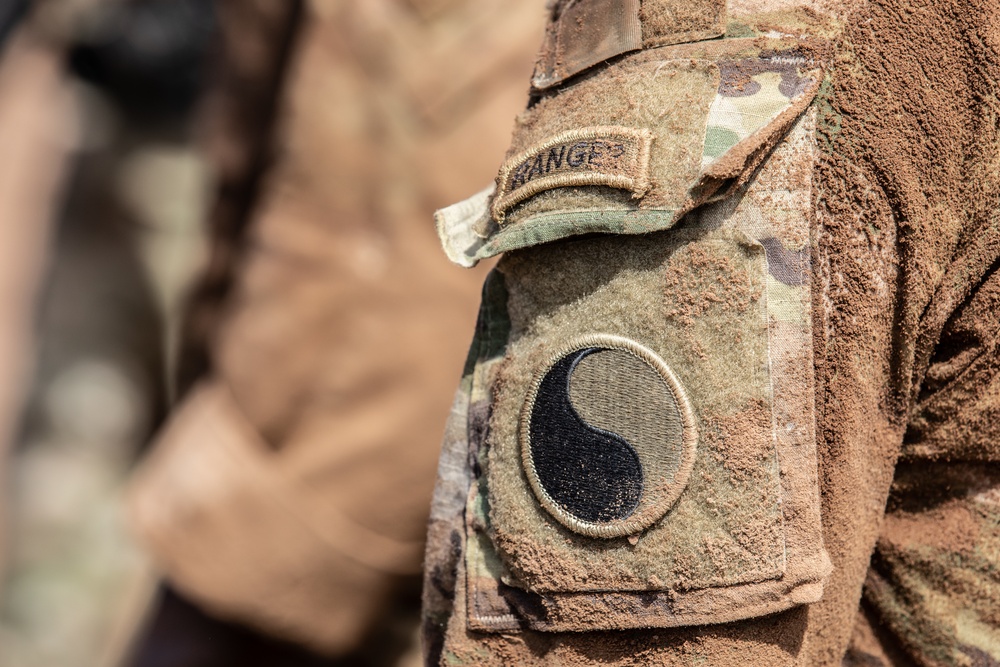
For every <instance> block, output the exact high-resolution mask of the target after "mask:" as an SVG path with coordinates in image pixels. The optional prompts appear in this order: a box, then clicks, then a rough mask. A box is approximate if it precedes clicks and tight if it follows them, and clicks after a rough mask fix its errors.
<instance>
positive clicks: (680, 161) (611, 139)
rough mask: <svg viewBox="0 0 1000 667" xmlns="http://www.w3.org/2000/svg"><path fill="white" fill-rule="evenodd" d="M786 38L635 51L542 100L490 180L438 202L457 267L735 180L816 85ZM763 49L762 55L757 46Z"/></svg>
mask: <svg viewBox="0 0 1000 667" xmlns="http://www.w3.org/2000/svg"><path fill="white" fill-rule="evenodd" d="M793 47H794V45H792V46H791V47H790V46H789V44H788V43H787V42H785V41H781V42H776V43H775V44H768V43H767V40H741V39H734V40H723V41H722V42H718V43H705V45H683V46H676V47H665V48H660V49H654V50H650V51H644V52H640V53H636V54H633V55H631V56H628V57H626V58H625V59H623V60H622V61H621V62H619V63H617V64H615V65H614V66H613V67H611V68H608V69H605V70H603V71H601V72H599V73H596V74H595V75H593V76H590V77H587V78H585V79H583V80H581V81H579V82H577V83H575V84H573V85H571V86H567V87H565V88H562V89H560V90H559V91H557V92H555V93H553V94H550V95H548V96H545V97H543V98H542V99H541V100H540V101H538V103H537V104H535V105H534V106H533V107H531V108H530V109H528V110H527V111H525V112H524V113H523V114H522V116H521V118H519V120H518V124H517V128H516V129H515V132H514V138H513V142H512V145H511V148H510V151H509V153H508V157H507V160H506V161H505V162H504V164H503V166H502V167H501V170H500V174H499V175H498V177H497V181H496V183H495V184H494V185H493V186H491V187H489V188H487V189H485V190H483V191H482V192H480V193H478V194H477V195H475V196H473V197H472V198H470V199H469V200H466V201H464V202H460V203H459V204H455V205H454V206H450V207H448V208H445V209H442V210H440V211H438V212H437V214H436V216H435V219H436V224H437V229H438V234H439V236H440V238H441V242H442V244H443V246H444V249H445V252H446V253H447V255H448V257H449V258H450V259H451V260H452V261H454V262H455V263H457V264H460V265H462V266H473V265H475V264H476V263H477V262H478V261H479V260H481V259H484V258H487V257H492V256H495V255H498V254H500V253H503V252H506V251H509V250H516V249H519V248H525V247H529V246H534V245H538V244H541V243H547V242H551V241H555V240H558V239H562V238H566V237H569V236H573V235H578V234H586V233H593V232H604V233H613V234H642V233H647V232H652V231H657V230H661V229H667V228H670V227H672V226H674V225H675V224H676V223H677V221H678V220H679V219H680V218H681V217H682V216H683V215H684V214H685V213H687V212H688V211H691V210H693V209H695V208H696V207H698V206H700V205H702V204H704V203H706V202H709V201H713V200H717V199H720V198H723V197H725V196H726V195H727V194H728V193H730V192H733V191H734V190H735V189H738V187H739V186H741V185H743V184H744V183H745V182H746V180H747V178H749V176H750V175H751V174H752V173H753V171H754V169H755V168H756V167H757V166H759V164H760V162H761V161H762V160H763V159H764V157H766V155H767V154H768V153H769V152H770V151H771V150H772V149H773V148H774V146H775V145H776V144H777V142H778V141H780V140H781V138H782V137H783V136H784V135H785V133H786V132H787V130H788V128H789V127H791V125H792V124H793V123H794V122H795V121H796V120H797V119H798V117H799V116H800V115H801V114H802V112H803V111H804V110H805V109H806V108H807V107H808V105H809V103H810V102H811V101H812V99H813V97H814V96H815V93H816V91H817V90H818V87H819V83H820V75H821V72H820V69H819V68H818V67H817V66H816V65H815V64H814V63H811V62H809V61H808V60H806V59H805V58H803V57H801V56H800V55H797V54H798V52H797V51H795V50H794V48H793ZM762 54H767V55H762Z"/></svg>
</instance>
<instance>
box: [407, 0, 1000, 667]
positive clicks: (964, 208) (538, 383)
mask: <svg viewBox="0 0 1000 667" xmlns="http://www.w3.org/2000/svg"><path fill="white" fill-rule="evenodd" d="M807 4H808V6H806V5H807ZM682 5H683V6H682ZM551 12H552V13H551V17H550V22H549V30H548V33H547V38H546V41H545V44H544V46H543V49H542V53H541V56H540V58H539V65H538V68H537V69H536V74H535V78H534V80H533V86H534V88H533V99H532V103H531V104H530V105H529V108H528V109H527V110H526V111H525V112H524V113H522V114H521V115H520V116H519V117H518V120H517V123H516V125H515V131H514V137H513V141H512V146H511V149H510V150H509V152H508V156H507V159H506V161H505V162H504V163H503V165H502V166H501V168H500V170H499V174H498V177H497V180H496V184H495V187H494V188H491V189H487V190H484V191H483V192H481V193H480V194H479V195H476V196H475V197H474V198H472V199H470V200H468V201H467V202H465V203H463V204H461V205H456V206H455V207H451V208H449V209H445V210H443V211H441V212H440V213H439V215H438V219H437V221H438V227H439V232H440V235H441V237H442V241H443V244H444V247H445V250H446V252H447V254H448V255H449V257H450V258H452V259H453V261H455V262H457V263H459V264H463V265H466V266H469V265H473V264H475V263H476V262H477V261H479V260H481V259H484V258H486V257H492V256H494V255H498V254H503V258H502V259H501V260H500V263H499V264H498V266H497V269H496V274H495V280H501V279H502V284H503V288H504V289H503V292H502V298H501V299H499V300H496V301H495V302H494V306H493V307H492V308H491V309H490V311H489V312H490V313H491V314H490V315H489V316H488V317H487V319H488V320H489V321H493V322H504V323H505V324H504V327H505V330H507V331H508V334H507V340H506V342H505V344H504V346H503V349H502V350H500V351H498V352H497V354H496V355H494V356H490V358H489V359H481V361H480V362H477V364H476V367H477V368H479V369H480V370H481V371H482V373H480V375H479V376H478V377H479V378H480V380H479V381H480V382H481V383H482V384H481V386H483V387H485V391H484V393H483V397H484V398H483V400H482V401H479V402H478V405H479V407H478V408H477V409H476V410H474V411H473V410H467V411H466V421H465V425H466V427H467V428H465V430H464V431H463V432H462V435H461V438H462V440H463V443H464V444H463V447H462V448H459V449H461V451H462V452H464V457H465V458H464V461H465V468H464V470H465V472H466V477H464V478H463V479H464V480H465V481H464V488H465V495H464V497H463V496H462V494H454V498H456V499H458V500H456V501H455V502H454V503H453V504H452V505H450V511H449V517H450V518H449V522H450V523H449V524H448V525H449V526H450V529H449V531H448V532H447V537H448V540H447V541H445V540H444V535H445V533H444V532H440V533H435V532H434V529H433V528H432V533H431V544H430V545H429V550H428V556H427V572H428V577H432V576H434V577H438V580H437V581H436V582H435V581H432V580H431V579H428V588H427V590H428V591H430V590H431V587H432V586H436V587H435V588H434V592H433V593H430V592H428V593H426V595H427V597H426V598H425V614H426V618H425V620H426V622H425V631H426V633H427V641H426V643H425V649H426V650H427V657H428V662H429V664H434V665H437V664H445V665H461V664H477V665H484V664H485V665H489V664H560V665H585V664H594V663H599V664H604V665H637V664H664V665H692V664H711V665H723V666H729V665H747V664H749V665H809V666H814V665H830V666H834V665H879V664H884V665H909V664H927V665H954V664H960V665H992V664H997V661H998V660H1000V650H998V644H997V640H998V633H997V630H996V628H997V627H998V625H1000V624H998V619H997V617H996V612H995V609H996V608H997V605H996V594H995V592H994V589H995V585H994V583H993V579H995V574H996V556H995V555H994V554H995V553H996V552H997V549H996V546H997V545H996V544H995V540H996V536H997V534H998V531H997V526H996V514H995V511H994V510H993V509H992V508H993V507H994V506H995V503H996V492H995V491H994V489H995V486H994V481H993V480H995V479H996V478H995V476H993V470H992V467H993V465H994V464H995V460H996V459H995V452H996V449H995V445H994V444H993V443H994V442H995V437H994V430H995V426H994V425H993V413H992V411H993V409H994V408H993V407H992V406H993V402H992V401H993V399H992V398H991V397H992V395H993V379H992V378H993V375H992V371H993V369H994V368H995V365H996V362H995V361H994V359H995V356H994V354H993V352H992V345H993V340H994V337H995V331H996V322H995V316H994V315H993V313H992V311H995V297H994V296H993V294H994V289H995V288H994V287H993V286H992V284H993V283H992V281H993V278H992V273H993V268H992V267H993V266H994V264H995V262H996V261H997V257H998V256H1000V250H998V248H1000V246H998V241H1000V234H998V231H997V225H996V213H995V202H996V200H997V198H998V196H1000V179H998V178H997V173H996V171H997V169H996V166H995V159H994V156H995V154H996V151H997V148H998V146H1000V137H998V131H997V128H996V126H995V123H993V122H992V120H988V119H993V118H995V117H997V114H998V104H997V103H996V101H995V100H994V96H993V95H992V93H991V92H988V91H991V90H992V89H993V88H994V87H995V82H996V80H997V77H998V71H997V68H996V66H995V63H996V62H998V61H1000V58H997V54H996V49H995V47H994V45H992V44H985V43H983V42H981V41H979V40H978V38H972V37H970V35H972V34H973V33H972V32H970V31H974V30H975V28H974V27H973V26H977V25H985V24H992V23H991V22H993V21H995V20H996V16H997V15H998V11H997V7H996V6H995V3H991V2H983V3H975V6H970V5H966V4H961V3H949V2H943V3H938V4H936V5H935V6H934V8H933V9H930V10H928V13H926V14H921V13H914V12H912V11H910V8H909V6H908V5H907V3H906V2H903V1H902V0H877V1H874V2H866V3H861V2H856V3H852V2H826V3H820V4H816V3H796V2H783V1H777V0H775V1H768V0H764V1H762V2H744V1H742V0H740V1H735V0H731V1H730V2H714V1H711V0H704V1H700V2H690V3H671V2H668V1H666V0H663V1H660V0H648V1H646V2H642V3H638V2H627V1H622V2H611V1H607V2H605V1H602V0H587V1H584V0H576V2H572V1H568V2H565V1H564V2H556V3H552V6H551ZM598 17H599V18H600V19H601V20H598ZM915 35H923V36H926V37H927V39H915ZM953 53H962V54H963V57H960V58H951V57H950V56H947V55H946V54H953ZM481 328H482V327H481ZM474 375H475V373H474ZM473 424H476V426H475V427H473V426H472V425H473ZM449 451H452V450H449ZM454 451H459V450H458V449H456V450H454ZM451 460H452V461H453V462H454V463H456V464H458V463H460V460H461V459H460V458H458V457H454V458H452V459H451ZM442 465H443V462H442ZM452 479H455V478H454V477H452ZM463 501H464V504H463ZM438 525H439V526H440V525H443V524H438ZM873 552H874V554H875V555H874V558H873V556H872V554H873ZM445 554H447V558H444V555H445ZM442 575H444V576H442ZM866 579H867V584H866V583H865V582H866ZM863 588H864V591H865V593H864V601H863V602H862V599H861V598H862V589H863ZM859 608H860V611H862V612H863V613H862V614H860V619H859V618H858V617H859ZM852 632H853V637H852Z"/></svg>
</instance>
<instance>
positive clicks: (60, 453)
mask: <svg viewBox="0 0 1000 667" xmlns="http://www.w3.org/2000/svg"><path fill="white" fill-rule="evenodd" d="M543 20H544V12H543V7H542V3H540V2H538V1H536V0H518V1H516V2H512V1H510V0H504V1H501V0H373V1H371V2H369V1H368V0H366V1H365V2H363V3H361V2H350V1H348V0H316V1H314V2H299V1H293V0H280V1H275V0H271V1H265V0H218V1H216V2H212V1H211V0H133V1H111V0H103V1H101V0H74V1H70V0H36V2H34V3H32V6H30V7H28V6H27V4H26V3H21V5H20V6H19V7H18V8H17V10H16V11H13V12H6V11H5V10H0V35H2V36H3V37H2V39H3V42H2V49H3V51H2V54H0V148H2V151H0V234H3V235H4V236H3V238H2V239H0V252H3V253H7V255H5V260H4V262H2V267H0V299H2V301H0V308H3V313H4V317H3V318H2V323H3V331H2V332H0V354H2V355H4V361H5V364H4V366H3V368H4V369H5V370H4V378H3V379H2V382H0V403H2V404H0V429H5V430H4V431H3V433H4V434H9V435H8V437H6V438H5V439H4V440H3V442H4V443H9V445H8V444H4V445H3V446H4V448H5V449H4V451H5V452H6V455H5V459H6V460H7V461H8V463H7V464H6V477H5V479H6V484H5V485H4V493H5V495H6V497H7V500H5V501H4V506H5V507H6V508H7V510H8V511H7V516H8V517H9V527H8V530H7V531H6V533H5V537H4V538H3V539H2V540H0V544H2V545H3V546H4V554H5V558H6V563H7V567H6V569H5V578H4V583H3V587H2V589H0V591H2V598H0V647H2V648H0V664H3V665H7V664H10V665H64V664H74V665H100V664H107V665H113V664H128V665H141V666H143V667H147V666H150V665H185V666H197V665H230V664H241V665H254V664H262V665H263V664H267V665H286V664H287V665H311V664H317V665H319V664H333V665H338V664H359V665H382V664H406V663H410V664H418V663H419V651H418V650H417V647H416V645H415V636H416V627H415V626H416V617H417V613H418V608H419V601H418V595H419V590H418V587H419V584H418V578H417V576H416V574H417V573H418V572H419V569H420V565H421V563H420V559H421V556H422V553H423V546H422V541H423V535H424V529H425V522H426V515H427V511H428V505H429V498H430V493H431V488H432V485H433V480H434V477H435V475H434V467H435V465H436V459H437V450H438V446H439V440H440V434H441V432H442V430H443V424H444V419H445V417H446V413H447V409H448V405H449V404H450V399H451V395H450V394H451V391H452V388H453V386H454V381H455V378H456V377H458V375H459V373H460V371H461V364H462V359H461V358H460V357H458V356H456V352H457V351H458V350H461V349H463V348H464V347H465V346H466V344H467V342H468V339H469V337H470V336H471V332H470V331H468V330H467V329H468V327H467V323H468V322H469V321H470V317H471V315H472V313H473V312H474V310H475V309H476V307H477V301H478V289H479V285H480V283H481V279H482V276H481V275H471V274H467V273H466V272H463V271H462V270H461V269H457V268H453V267H451V266H449V265H448V264H447V262H446V260H445V259H444V258H442V257H440V254H439V252H438V250H437V241H436V237H435V233H434V229H433V222H432V219H431V214H432V212H433V210H434V209H435V208H438V207H440V206H443V205H446V204H449V203H451V202H453V201H456V200H459V199H461V198H463V197H465V196H467V195H468V194H470V193H472V192H474V191H476V190H478V189H480V188H481V187H482V186H483V185H485V184H486V183H487V182H489V181H490V179H492V177H493V171H494V168H495V165H496V164H497V163H498V162H499V160H500V159H501V158H502V155H503V152H504V150H505V148H506V145H507V143H508V132H507V128H508V122H509V118H510V117H512V115H513V114H514V113H516V111H517V110H519V109H520V108H522V107H523V104H524V101H525V97H526V94H527V91H526V89H525V88H524V82H525V81H526V80H527V75H528V74H529V73H530V71H531V66H532V63H533V59H534V50H535V45H536V44H537V42H538V38H539V36H540V34H541V30H542V22H543ZM39 291H40V292H41V295H42V296H41V298H40V299H39V300H37V301H36V298H35V297H36V293H38V292H39ZM33 333H34V336H33ZM33 343H34V344H33ZM32 348H35V349H36V350H37V354H33V353H32ZM31 358H36V359H37V364H36V368H35V370H34V373H33V374H34V379H33V380H31V379H30V373H31V371H30V368H29V366H28V365H27V364H26V360H29V359H31ZM175 403H179V405H178V406H177V407H171V406H173V405H174V404H175ZM168 413H169V415H170V416H169V417H168V418H167V421H166V424H165V426H162V427H161V422H163V421H164V418H165V416H166V415H168ZM156 430H159V431H160V433H159V435H158V437H157V438H156V442H155V445H154V446H153V447H152V450H151V451H150V452H148V454H147V453H145V452H144V450H145V449H146V443H147V442H148V441H149V439H150V435H151V434H152V433H153V432H154V431H156ZM140 458H142V459H144V460H143V462H141V464H140V468H139V470H138V472H137V473H136V474H135V475H134V477H133V478H132V479H131V482H130V489H129V495H130V505H131V512H130V514H131V526H132V528H133V530H134V534H135V535H137V536H138V543H137V541H136V540H135V539H134V538H133V537H132V536H131V535H132V534H131V533H130V532H129V530H128V529H127V528H126V521H125V519H124V516H123V515H124V512H123V511H122V505H123V503H122V502H121V497H122V490H123V487H124V486H125V484H126V481H127V480H128V478H129V477H130V476H131V475H132V474H133V473H132V470H131V469H132V466H133V463H134V462H135V461H136V460H137V459H140Z"/></svg>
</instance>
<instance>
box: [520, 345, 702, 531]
mask: <svg viewBox="0 0 1000 667" xmlns="http://www.w3.org/2000/svg"><path fill="white" fill-rule="evenodd" d="M585 347H600V348H605V349H610V350H622V351H624V352H628V353H629V354H631V355H633V356H635V357H636V358H638V359H639V360H640V361H643V362H645V363H647V364H649V365H650V366H652V367H653V369H654V370H655V371H656V372H657V373H658V374H659V375H660V377H662V378H663V380H664V383H665V384H666V386H667V388H668V389H669V390H670V392H671V393H672V394H673V397H674V400H675V401H676V402H677V408H678V410H679V411H680V413H681V419H682V423H683V429H684V430H683V435H682V436H681V463H680V467H679V468H678V470H677V474H676V475H675V476H674V480H673V482H672V483H671V484H670V485H669V486H668V487H667V488H666V489H665V490H664V491H663V492H662V493H660V494H659V498H656V499H654V500H653V501H651V502H648V503H647V502H645V498H643V501H642V502H641V504H640V506H639V508H637V511H636V513H634V514H632V515H631V516H629V517H627V518H625V519H618V520H615V521H608V522H602V523H593V522H589V521H581V520H580V519H578V518H576V517H574V516H573V515H571V514H570V513H569V512H567V511H566V510H564V509H563V508H561V507H560V506H559V505H558V503H556V501H555V500H553V499H552V497H551V496H549V494H548V492H546V491H545V489H544V487H543V486H542V482H541V480H540V479H539V477H538V473H537V471H536V470H535V464H534V461H533V460H532V457H531V428H530V425H531V413H532V410H533V409H534V407H535V399H536V398H537V396H538V388H539V386H540V385H541V383H542V380H543V379H544V378H545V375H546V373H548V371H549V369H550V368H551V367H552V365H553V364H555V363H556V362H557V361H559V360H560V359H562V358H563V357H565V356H566V355H567V354H570V353H572V352H575V351H576V350H580V349H583V348H585ZM518 431H519V433H518V439H519V442H520V446H521V465H522V466H523V467H524V470H525V472H526V473H527V477H528V483H529V484H530V485H531V489H532V491H534V493H535V496H536V497H537V498H538V501H539V502H540V503H541V504H542V507H544V508H545V509H546V510H547V511H548V512H549V513H550V514H551V515H552V516H553V517H555V519H556V520H557V521H559V523H561V524H562V525H564V526H566V527H567V528H569V529H570V530H572V531H574V532H576V533H580V534H581V535H587V536H588V537H603V538H614V537H625V536H628V535H634V534H636V533H638V532H640V531H643V530H645V529H647V528H649V527H650V526H652V525H653V524H654V523H656V522H657V521H659V520H660V519H661V518H662V517H663V516H664V515H665V514H666V513H667V512H668V511H669V510H670V508H671V507H673V506H674V503H676V502H677V499H678V498H679V497H680V495H681V493H682V492H683V491H684V489H685V487H686V486H687V482H688V477H690V475H691V469H692V468H693V467H694V459H695V453H696V450H697V446H698V422H697V418H696V417H695V414H694V409H693V408H692V407H691V403H690V401H689V400H688V397H687V392H685V391H684V387H683V386H682V385H681V383H680V380H678V379H677V376H676V375H674V372H673V371H672V370H670V367H669V366H667V364H666V363H665V362H664V361H663V360H662V359H661V358H660V357H659V355H657V354H656V353H655V352H653V351H652V350H650V349H649V348H647V347H645V346H643V345H640V344H639V343H637V342H635V341H633V340H630V339H628V338H624V337H623V336H615V335H613V334H591V335H587V336H582V337H580V338H575V339H573V340H572V341H571V342H569V343H568V344H566V345H565V346H563V347H561V348H560V349H559V350H558V351H557V352H556V353H555V354H554V355H552V356H551V357H550V358H549V361H548V363H546V364H545V365H544V366H543V367H542V369H541V370H540V371H539V372H538V373H537V374H536V376H535V378H534V380H533V382H532V384H531V389H530V390H529V392H528V400H526V401H525V403H524V407H523V408H522V409H521V418H520V420H519V424H518Z"/></svg>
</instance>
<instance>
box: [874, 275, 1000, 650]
mask: <svg viewBox="0 0 1000 667" xmlns="http://www.w3.org/2000/svg"><path fill="white" fill-rule="evenodd" d="M963 268H964V267H963ZM998 332H1000V275H997V273H996V265H994V266H992V267H990V269H989V271H988V273H987V274H986V276H985V278H984V279H983V280H982V282H981V283H980V284H979V285H977V286H976V288H975V290H974V292H973V294H972V295H971V296H970V297H969V298H968V300H966V301H965V302H964V303H962V304H961V305H960V306H959V307H958V308H957V309H956V310H955V311H954V312H953V313H951V314H950V317H948V319H947V322H946V324H945V326H944V328H943V331H942V332H941V335H940V339H939V340H938V341H937V344H936V346H935V347H934V351H933V355H932V357H931V359H930V360H929V364H928V368H927V372H926V375H925V378H924V380H923V384H922V389H921V392H920V395H919V397H918V399H917V402H916V407H915V410H914V416H913V418H912V420H911V422H910V426H909V429H908V431H907V433H906V437H905V439H904V443H903V450H902V455H901V457H900V461H899V463H898V465H897V467H896V476H895V480H894V481H893V485H892V490H891V493H890V496H889V502H888V505H887V508H886V516H885V520H884V523H883V526H882V531H881V534H880V536H879V539H878V544H877V546H876V550H875V555H874V557H873V558H872V564H871V567H870V570H869V573H868V578H867V580H866V582H865V589H864V601H865V605H866V608H867V609H866V611H867V615H868V618H869V619H870V621H869V623H870V624H871V625H874V626H875V627H876V628H878V631H877V632H875V631H873V633H872V634H873V637H874V638H875V639H876V640H878V642H879V646H878V649H877V650H873V651H871V653H872V654H874V655H875V656H878V657H879V659H880V660H881V661H882V663H883V664H899V663H905V662H910V661H915V662H917V663H919V664H932V665H938V664H942V665H944V664H965V665H993V664H997V656H1000V636H998V631H997V627H998V625H1000V618H998V616H997V610H998V609H1000V583H998V579H997V576H996V574H997V572H998V571H1000V466H998V464H1000V445H998V442H1000V376H998V370H1000V349H998V347H1000V334H998Z"/></svg>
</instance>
